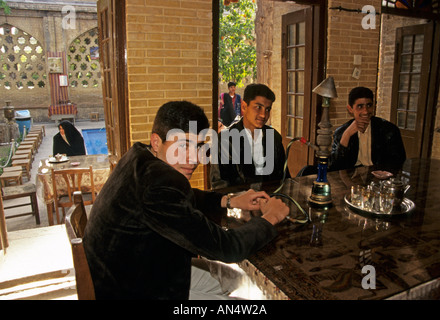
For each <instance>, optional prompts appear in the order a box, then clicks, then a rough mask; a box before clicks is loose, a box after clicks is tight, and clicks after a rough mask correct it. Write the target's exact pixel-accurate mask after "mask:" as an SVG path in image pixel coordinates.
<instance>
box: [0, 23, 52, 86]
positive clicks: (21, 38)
mask: <svg viewBox="0 0 440 320" xmlns="http://www.w3.org/2000/svg"><path fill="white" fill-rule="evenodd" d="M0 67H1V68H0V90H5V89H6V90H22V89H34V88H44V87H45V86H46V78H47V75H46V57H45V54H44V50H43V48H42V46H41V45H40V43H39V42H38V41H37V39H35V38H34V37H32V36H31V35H30V34H28V33H26V32H24V31H22V30H20V29H18V28H16V27H13V26H11V25H9V24H3V25H1V26H0Z"/></svg>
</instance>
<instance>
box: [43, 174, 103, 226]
mask: <svg viewBox="0 0 440 320" xmlns="http://www.w3.org/2000/svg"><path fill="white" fill-rule="evenodd" d="M51 171H52V172H51V173H52V188H53V197H54V204H55V212H56V216H57V222H60V221H59V211H58V209H59V208H62V209H63V214H64V213H65V211H64V208H70V207H71V206H73V193H74V192H75V191H81V192H82V194H83V201H84V205H90V204H93V203H94V202H95V198H96V192H95V183H94V181H93V170H92V166H90V167H89V168H88V169H85V168H69V169H54V168H52V169H51Z"/></svg>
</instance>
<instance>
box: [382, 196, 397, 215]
mask: <svg viewBox="0 0 440 320" xmlns="http://www.w3.org/2000/svg"><path fill="white" fill-rule="evenodd" d="M380 196H381V205H382V211H383V212H384V213H385V214H390V213H391V211H392V210H393V204H394V196H393V195H392V194H391V193H387V192H382V193H381V195H380Z"/></svg>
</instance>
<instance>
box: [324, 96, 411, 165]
mask: <svg viewBox="0 0 440 320" xmlns="http://www.w3.org/2000/svg"><path fill="white" fill-rule="evenodd" d="M348 100H349V101H348V105H347V109H348V112H349V113H350V114H352V115H353V118H354V119H352V120H350V121H348V122H346V123H344V124H343V125H342V126H340V127H339V128H337V129H336V130H335V133H334V135H333V145H332V154H331V159H330V170H341V169H348V168H353V167H356V166H361V165H362V166H372V165H374V166H376V167H377V168H380V169H382V170H387V169H388V170H393V169H398V168H400V167H401V166H402V164H403V162H404V161H405V159H406V153H405V147H404V145H403V141H402V137H401V135H400V130H399V128H397V126H396V125H394V124H393V123H391V122H389V121H387V120H385V119H382V118H378V117H375V116H374V111H375V105H374V102H373V101H374V100H373V92H372V91H371V90H370V89H368V88H365V87H356V88H354V89H352V90H351V92H350V94H349V99H348Z"/></svg>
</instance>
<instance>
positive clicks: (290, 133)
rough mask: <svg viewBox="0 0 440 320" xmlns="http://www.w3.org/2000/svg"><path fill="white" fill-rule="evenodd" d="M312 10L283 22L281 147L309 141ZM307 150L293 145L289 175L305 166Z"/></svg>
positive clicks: (285, 16)
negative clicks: (303, 139) (294, 140)
mask: <svg viewBox="0 0 440 320" xmlns="http://www.w3.org/2000/svg"><path fill="white" fill-rule="evenodd" d="M312 16H313V9H312V8H308V9H304V10H300V11H296V12H292V13H289V14H286V15H284V16H283V17H282V21H283V27H282V28H283V55H282V73H283V74H282V97H281V98H282V102H281V103H282V113H281V115H282V123H281V135H282V137H283V144H284V146H285V147H286V146H287V144H288V143H289V142H290V141H291V140H292V139H293V138H295V137H305V138H306V139H307V140H309V137H310V127H311V125H310V123H311V111H310V110H311V107H310V106H311V94H312V93H311V90H312V88H311V86H312V85H311V79H312V53H313V51H312V47H313V36H312V35H313V17H312ZM309 152H310V150H309V149H308V148H307V147H304V146H303V145H301V144H299V143H298V144H296V143H294V144H293V145H292V146H291V148H290V152H289V155H288V159H289V161H288V166H289V170H290V173H291V175H293V176H295V175H296V174H297V173H298V171H299V170H300V169H301V168H303V167H304V166H305V165H307V161H308V156H309Z"/></svg>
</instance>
